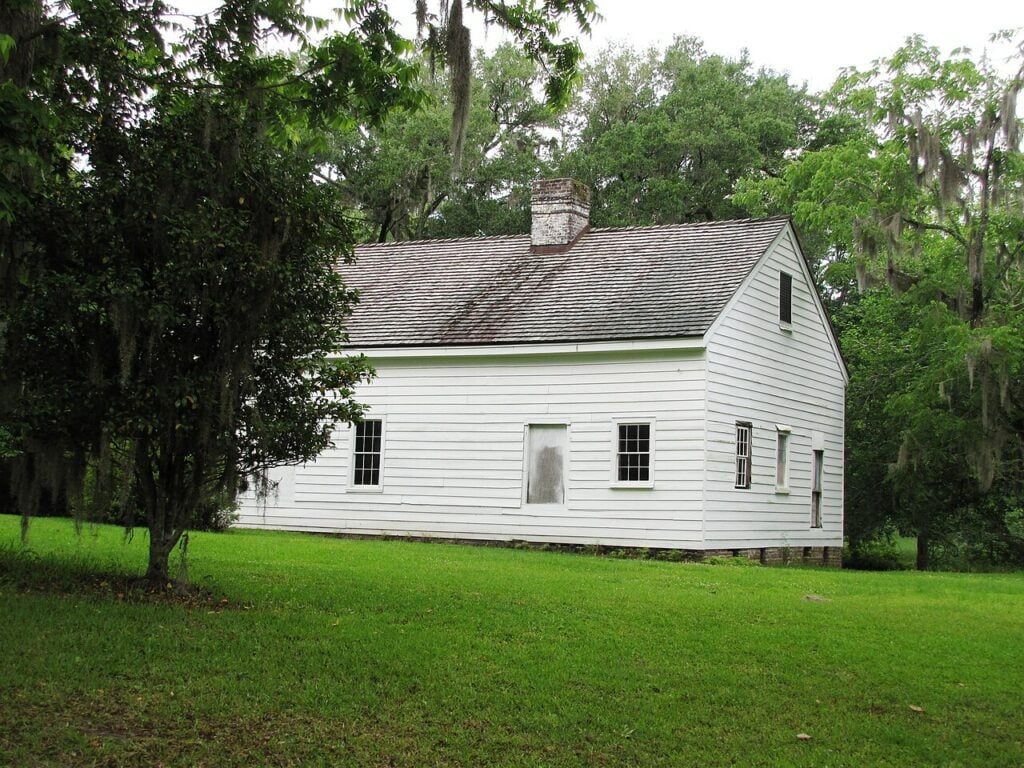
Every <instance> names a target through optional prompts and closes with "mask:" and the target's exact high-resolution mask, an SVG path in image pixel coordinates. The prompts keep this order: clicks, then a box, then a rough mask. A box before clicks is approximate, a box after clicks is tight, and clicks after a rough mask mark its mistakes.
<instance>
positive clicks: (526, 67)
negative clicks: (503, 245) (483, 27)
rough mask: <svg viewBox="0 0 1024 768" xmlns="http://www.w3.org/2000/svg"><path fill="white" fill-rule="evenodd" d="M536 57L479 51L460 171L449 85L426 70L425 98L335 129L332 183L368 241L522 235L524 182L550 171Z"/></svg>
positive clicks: (502, 49)
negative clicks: (373, 125) (411, 108)
mask: <svg viewBox="0 0 1024 768" xmlns="http://www.w3.org/2000/svg"><path fill="white" fill-rule="evenodd" d="M540 81H541V74H540V69H539V66H538V65H537V63H536V62H535V61H533V60H532V59H530V58H529V57H528V56H526V55H525V54H523V53H522V52H520V51H517V50H516V49H515V48H513V47H512V46H510V45H502V46H499V47H498V48H497V50H495V51H494V53H493V54H490V55H486V54H484V53H483V52H482V51H478V52H477V58H476V63H475V66H474V69H473V90H472V97H471V109H470V116H469V122H468V126H467V134H466V136H467V138H466V144H465V146H464V148H463V152H462V159H461V162H462V169H463V173H462V175H461V177H460V178H458V179H455V178H453V175H452V164H453V162H454V158H453V157H452V155H451V154H450V153H449V152H448V149H447V148H448V132H449V115H450V111H451V98H452V97H451V92H450V89H449V88H448V84H447V83H446V82H444V81H442V80H441V79H439V78H435V77H429V78H426V88H427V91H428V94H429V95H430V101H429V103H428V104H426V105H425V106H424V108H423V109H421V110H418V111H417V112H414V113H405V114H401V115H396V116H394V117H392V118H391V119H389V120H388V121H387V123H385V124H384V125H381V126H380V127H379V128H377V129H374V130H370V131H363V130H358V131H350V132H347V133H344V134H339V135H337V136H336V137H335V139H334V142H333V149H332V151H331V152H330V153H329V155H328V156H327V157H328V160H329V167H330V169H331V171H332V174H331V176H332V181H333V182H334V183H336V184H337V185H338V186H339V187H340V188H341V189H342V190H343V192H344V195H345V199H346V200H348V201H349V203H350V204H351V206H352V207H353V208H354V209H358V210H359V211H360V212H361V214H362V216H363V217H364V219H365V225H364V226H363V227H362V228H361V230H360V233H361V237H362V238H363V239H365V240H369V241H378V242H383V241H385V240H390V239H395V240H405V239H410V238H413V239H418V238H423V237H459V236H472V235H481V234H487V235H496V234H514V233H521V232H524V231H526V230H528V229H529V210H528V209H529V198H530V184H531V182H532V181H533V180H534V179H537V178H541V177H543V176H545V175H547V174H548V173H549V172H550V171H549V170H548V168H547V164H546V163H545V157H546V156H547V155H549V154H550V152H549V151H548V149H547V148H548V146H549V145H550V142H551V139H550V137H549V136H548V135H547V134H550V133H551V131H550V129H551V128H552V127H553V126H554V125H555V115H554V113H553V111H552V110H551V108H550V107H549V106H548V105H547V104H546V103H545V102H544V101H543V100H542V99H540V98H538V96H537V94H536V92H537V90H538V89H537V86H538V85H539V83H540Z"/></svg>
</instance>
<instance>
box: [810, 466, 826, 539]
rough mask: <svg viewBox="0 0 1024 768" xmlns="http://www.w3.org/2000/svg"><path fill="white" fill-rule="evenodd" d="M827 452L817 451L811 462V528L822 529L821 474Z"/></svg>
mask: <svg viewBox="0 0 1024 768" xmlns="http://www.w3.org/2000/svg"><path fill="white" fill-rule="evenodd" d="M824 464H825V452H824V451H822V450H815V451H814V452H813V454H812V462H811V528H821V472H822V467H823V466H824Z"/></svg>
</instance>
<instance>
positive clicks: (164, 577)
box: [146, 528, 173, 588]
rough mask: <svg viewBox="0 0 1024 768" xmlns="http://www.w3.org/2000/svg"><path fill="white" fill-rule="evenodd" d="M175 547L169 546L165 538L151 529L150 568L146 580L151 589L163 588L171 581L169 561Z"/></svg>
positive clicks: (147, 570)
mask: <svg viewBox="0 0 1024 768" xmlns="http://www.w3.org/2000/svg"><path fill="white" fill-rule="evenodd" d="M172 548H173V545H170V546H168V542H167V541H166V539H164V537H163V536H162V535H160V534H158V533H157V532H156V531H154V530H153V529H152V528H150V529H149V567H148V568H147V569H146V580H147V581H148V582H149V584H150V586H151V587H154V588H157V587H163V586H165V585H166V584H167V582H168V580H169V574H168V560H169V558H170V554H171V549H172Z"/></svg>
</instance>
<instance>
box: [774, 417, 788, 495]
mask: <svg viewBox="0 0 1024 768" xmlns="http://www.w3.org/2000/svg"><path fill="white" fill-rule="evenodd" d="M775 487H776V488H778V489H779V490H786V489H787V488H789V430H788V429H780V430H779V431H778V432H777V433H776V443H775Z"/></svg>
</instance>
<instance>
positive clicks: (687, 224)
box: [589, 214, 790, 232]
mask: <svg viewBox="0 0 1024 768" xmlns="http://www.w3.org/2000/svg"><path fill="white" fill-rule="evenodd" d="M789 220H790V217H789V216H786V215H785V214H777V215H775V216H762V217H760V218H754V217H748V218H745V219H719V220H716V221H681V222H677V223H675V224H641V225H630V226H625V227H591V228H590V230H589V231H590V232H635V231H637V230H648V229H682V228H686V229H696V228H699V227H719V226H725V225H728V224H766V223H768V222H773V221H779V222H782V221H789Z"/></svg>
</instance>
